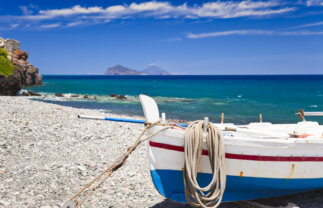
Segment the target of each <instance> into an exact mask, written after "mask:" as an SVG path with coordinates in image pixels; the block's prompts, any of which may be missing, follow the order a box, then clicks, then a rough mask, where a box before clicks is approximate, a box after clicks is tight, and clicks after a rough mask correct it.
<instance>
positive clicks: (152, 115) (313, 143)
mask: <svg viewBox="0 0 323 208" xmlns="http://www.w3.org/2000/svg"><path fill="white" fill-rule="evenodd" d="M140 101H141V104H142V107H143V110H144V114H145V119H146V122H150V123H153V122H156V121H158V120H159V119H160V115H159V110H158V106H157V104H156V102H155V101H154V100H153V99H152V98H150V97H148V96H145V95H141V96H140ZM164 122H166V121H164ZM214 125H215V126H216V127H217V128H218V129H220V130H222V131H223V135H224V143H225V158H226V159H225V162H226V188H225V192H224V196H223V198H222V201H240V200H250V199H258V198H265V197H273V196H281V195H287V194H293V193H298V192H304V191H310V190H316V189H322V188H323V126H322V125H319V124H318V123H317V122H307V121H302V122H299V123H297V124H271V123H250V124H248V125H234V124H229V123H227V124H226V123H223V124H217V123H214ZM161 128H163V127H162V126H154V127H152V128H151V129H149V132H148V133H149V134H153V133H155V132H157V131H159V130H160V129H161ZM148 147H149V148H148V149H149V160H150V172H151V177H152V181H153V183H154V185H155V187H156V189H157V190H158V191H159V193H160V194H161V195H163V196H164V197H166V198H168V199H171V200H174V201H178V202H187V201H186V198H185V194H184V182H183V167H184V130H183V129H181V128H177V127H173V128H171V129H167V130H165V131H163V132H161V133H159V134H157V135H155V136H153V137H152V138H151V139H150V140H149V141H148ZM202 154H203V155H202V159H201V163H200V166H199V173H198V176H197V181H198V182H199V184H200V185H201V186H205V185H207V184H208V183H209V182H210V180H211V178H212V175H211V168H210V164H209V160H208V157H207V155H208V151H207V150H206V144H204V150H203V153H202Z"/></svg>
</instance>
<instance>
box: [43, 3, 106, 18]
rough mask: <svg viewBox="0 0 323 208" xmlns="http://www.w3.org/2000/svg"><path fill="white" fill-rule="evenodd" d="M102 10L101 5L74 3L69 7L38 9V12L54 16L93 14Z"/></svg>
mask: <svg viewBox="0 0 323 208" xmlns="http://www.w3.org/2000/svg"><path fill="white" fill-rule="evenodd" d="M102 12H104V10H103V9H102V7H81V6H80V5H76V6H74V7H72V8H70V9H52V10H40V11H39V14H41V15H46V16H49V17H55V16H70V15H74V14H94V13H102Z"/></svg>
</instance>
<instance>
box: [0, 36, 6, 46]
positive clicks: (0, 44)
mask: <svg viewBox="0 0 323 208" xmlns="http://www.w3.org/2000/svg"><path fill="white" fill-rule="evenodd" d="M4 41H5V40H4V39H3V38H1V37H0V48H3V47H4Z"/></svg>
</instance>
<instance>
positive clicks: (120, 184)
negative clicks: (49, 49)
mask: <svg viewBox="0 0 323 208" xmlns="http://www.w3.org/2000/svg"><path fill="white" fill-rule="evenodd" d="M0 105H1V113H0V207H13V208H16V207H17V208H18V207H20V208H21V207H28V208H29V207H30V208H32V207H41V208H58V207H61V206H62V205H63V204H64V203H65V202H66V201H67V200H68V199H69V198H70V197H71V196H72V195H73V194H74V193H76V192H77V191H78V190H80V189H81V187H82V186H84V185H85V184H86V183H87V182H89V181H90V180H91V179H93V178H94V177H95V176H96V175H98V174H99V173H100V172H101V171H102V170H104V169H105V168H107V167H108V166H110V165H111V164H112V163H113V162H114V160H115V159H116V158H117V157H119V156H121V155H122V154H123V153H124V152H125V151H126V150H127V148H128V147H129V146H130V145H132V143H133V142H134V140H135V139H136V138H137V136H138V135H139V134H140V132H141V130H142V129H143V125H140V124H130V123H117V122H107V121H99V120H85V119H78V118H77V115H78V114H86V115H93V116H94V115H96V116H111V117H127V116H120V115H114V114H107V113H103V112H100V111H97V110H87V109H77V108H72V107H65V106H59V105H56V104H49V103H44V102H40V101H33V100H30V99H28V98H25V97H6V96H4V97H0ZM132 118H136V117H132ZM137 118H138V119H142V118H140V117H137ZM309 199H310V200H309ZM278 201H279V200H278ZM286 202H287V203H286ZM280 203H282V204H283V203H285V204H288V203H293V204H295V205H297V206H299V207H323V191H316V192H311V193H307V194H299V195H295V196H294V197H285V198H281V199H280ZM82 207H155V208H158V207H189V206H188V205H185V204H179V203H174V202H171V201H169V200H165V198H164V197H162V196H161V195H160V194H159V193H158V192H157V191H156V190H155V188H154V186H153V183H152V182H151V178H150V173H149V164H148V159H147V147H146V145H141V146H139V147H138V148H137V149H136V151H134V152H133V154H132V155H131V156H130V157H129V159H128V161H127V162H126V164H125V165H124V166H123V167H121V168H120V169H119V170H118V171H117V172H115V173H113V174H112V175H111V177H109V178H108V179H107V180H106V181H105V183H104V184H103V185H102V186H101V187H100V188H99V189H98V190H96V191H95V193H94V195H92V196H91V197H89V199H88V200H87V201H86V202H85V203H84V205H82ZM221 207H231V208H235V207H243V206H241V205H239V204H233V203H226V204H223V205H221Z"/></svg>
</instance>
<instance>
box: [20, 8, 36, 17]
mask: <svg viewBox="0 0 323 208" xmlns="http://www.w3.org/2000/svg"><path fill="white" fill-rule="evenodd" d="M19 9H20V10H21V11H22V13H23V14H24V15H31V14H32V13H33V11H32V10H30V9H29V8H28V7H27V6H20V7H19Z"/></svg>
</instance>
